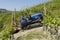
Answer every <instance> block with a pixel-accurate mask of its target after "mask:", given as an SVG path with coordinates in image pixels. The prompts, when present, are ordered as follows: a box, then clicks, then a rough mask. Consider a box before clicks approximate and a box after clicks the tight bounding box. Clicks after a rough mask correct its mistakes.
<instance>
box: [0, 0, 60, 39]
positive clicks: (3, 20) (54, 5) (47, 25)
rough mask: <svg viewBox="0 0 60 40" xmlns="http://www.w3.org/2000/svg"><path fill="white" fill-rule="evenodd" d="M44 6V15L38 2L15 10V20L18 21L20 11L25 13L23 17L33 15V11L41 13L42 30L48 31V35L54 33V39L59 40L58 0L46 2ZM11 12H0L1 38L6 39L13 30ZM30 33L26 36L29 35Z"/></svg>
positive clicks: (59, 2)
mask: <svg viewBox="0 0 60 40" xmlns="http://www.w3.org/2000/svg"><path fill="white" fill-rule="evenodd" d="M45 6H46V15H45V13H44V4H40V5H36V6H34V7H31V8H28V9H26V10H21V11H19V12H16V13H15V20H17V22H19V21H20V17H21V14H22V13H24V14H25V17H28V15H29V14H30V15H33V14H35V13H42V14H43V16H44V19H43V23H44V25H43V31H47V32H49V33H50V35H56V40H59V36H60V35H59V32H58V31H59V30H60V29H59V28H60V0H53V1H50V2H47V3H46V5H45ZM12 13H13V12H8V13H1V14H0V39H2V40H7V39H8V38H9V37H10V34H11V32H12V31H13V30H14V28H13V27H12ZM53 30H54V31H53ZM51 31H53V32H51ZM32 34H33V33H32ZM32 34H30V35H32ZM30 35H28V36H29V37H30ZM37 35H38V34H37ZM40 35H41V34H40ZM42 35H43V34H42ZM53 40H54V39H53Z"/></svg>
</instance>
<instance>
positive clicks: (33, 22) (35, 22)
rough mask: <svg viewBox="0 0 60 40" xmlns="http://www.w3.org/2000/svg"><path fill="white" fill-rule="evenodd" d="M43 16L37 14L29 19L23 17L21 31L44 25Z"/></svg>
mask: <svg viewBox="0 0 60 40" xmlns="http://www.w3.org/2000/svg"><path fill="white" fill-rule="evenodd" d="M42 21H43V15H42V14H41V13H36V14H34V15H30V16H29V17H28V18H24V16H22V17H21V21H20V22H21V29H29V28H33V27H36V26H39V25H40V26H41V25H43V23H42Z"/></svg>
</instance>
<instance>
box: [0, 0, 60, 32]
mask: <svg viewBox="0 0 60 40" xmlns="http://www.w3.org/2000/svg"><path fill="white" fill-rule="evenodd" d="M30 10H31V12H30ZM46 10H47V15H51V16H53V17H55V18H57V17H59V18H60V0H56V1H55V0H54V1H53V2H50V3H46ZM22 13H25V14H27V15H26V16H28V13H30V14H31V15H32V14H34V13H43V14H44V5H43V4H40V5H37V6H34V7H32V8H29V9H27V10H22V11H20V12H18V13H16V19H17V20H18V21H19V20H20V15H21V14H22ZM3 16H4V15H3ZM2 20H3V21H4V23H5V24H6V25H7V24H11V14H8V15H5V17H4V18H3V19H2V16H0V21H2ZM9 26H10V25H9ZM8 29H9V28H8ZM7 31H8V32H9V30H7Z"/></svg>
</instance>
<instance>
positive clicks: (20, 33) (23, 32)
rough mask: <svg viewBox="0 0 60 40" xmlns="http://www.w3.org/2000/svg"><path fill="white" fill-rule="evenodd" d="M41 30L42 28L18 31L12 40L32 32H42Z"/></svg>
mask: <svg viewBox="0 0 60 40" xmlns="http://www.w3.org/2000/svg"><path fill="white" fill-rule="evenodd" d="M42 29H43V27H38V28H33V29H30V30H25V31H19V32H18V33H16V34H14V38H15V39H17V38H18V37H20V36H26V35H28V34H29V33H31V32H34V31H35V32H37V31H39V32H42V31H43V30H42Z"/></svg>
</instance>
